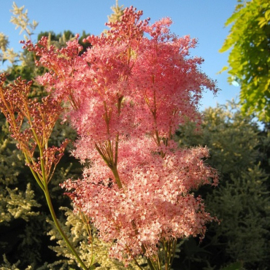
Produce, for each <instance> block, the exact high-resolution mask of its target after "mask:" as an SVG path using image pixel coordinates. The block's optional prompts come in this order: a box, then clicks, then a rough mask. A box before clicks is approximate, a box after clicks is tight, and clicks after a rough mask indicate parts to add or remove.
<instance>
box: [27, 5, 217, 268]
mask: <svg viewBox="0 0 270 270" xmlns="http://www.w3.org/2000/svg"><path fill="white" fill-rule="evenodd" d="M141 15H142V12H141V11H136V9H135V8H133V7H130V8H127V9H125V11H124V14H123V16H122V17H121V20H120V21H116V22H111V23H108V24H107V26H108V27H109V28H110V30H108V31H107V33H106V34H102V35H101V36H89V37H88V38H87V39H86V40H85V42H89V43H91V45H92V47H91V49H88V50H87V51H86V52H85V53H83V54H80V51H81V50H82V48H81V46H80V45H79V44H78V41H77V39H76V40H73V41H70V42H68V43H67V46H66V47H65V48H62V49H56V48H55V47H53V46H47V40H46V38H42V39H41V40H40V41H39V43H38V44H37V45H33V44H32V43H31V42H30V41H28V42H26V43H25V47H26V48H27V49H28V50H29V51H33V52H34V53H35V55H36V58H37V61H36V64H37V65H42V66H44V67H46V68H47V69H48V72H47V73H46V74H44V75H43V76H40V77H38V78H37V80H38V82H39V83H40V84H41V85H43V86H44V87H45V88H46V90H47V91H48V92H49V93H50V95H51V96H53V98H54V100H56V101H57V100H59V99H61V102H62V107H63V111H64V118H65V119H66V120H68V121H71V123H72V124H73V126H74V127H75V129H76V130H77V132H78V134H79V138H78V139H77V141H76V142H75V143H74V145H75V150H74V151H73V155H74V156H75V157H77V158H78V159H80V160H81V162H83V163H84V162H85V168H84V172H83V178H82V179H78V180H75V181H74V180H71V179H70V180H66V181H65V182H64V183H63V184H62V187H63V188H65V189H66V190H67V192H68V195H69V196H70V198H71V199H72V201H73V204H74V211H75V212H76V211H80V212H83V213H84V214H85V215H86V216H88V217H89V218H91V221H92V223H93V224H94V226H95V227H96V228H97V230H98V235H99V237H100V238H101V239H102V240H103V241H106V242H110V243H112V245H111V249H110V255H111V256H112V257H114V258H117V259H119V260H121V261H123V262H125V263H128V262H129V261H131V260H134V261H135V262H136V263H137V265H138V267H140V268H141V266H140V265H139V263H138V262H137V259H138V257H139V256H141V255H143V256H145V257H146V259H147V262H148V265H149V267H150V268H151V269H161V268H162V267H165V269H170V267H171V264H172V260H173V257H174V253H175V250H176V241H177V239H179V238H185V237H189V236H197V235H200V236H201V237H203V236H204V233H205V230H206V223H207V222H210V221H212V220H213V218H212V217H211V216H210V214H209V213H207V212H206V211H205V209H204V204H203V201H202V199H201V198H200V197H195V196H194V194H193V193H192V192H193V191H194V190H196V189H197V188H198V187H199V186H200V185H203V184H213V185H216V184H217V173H216V171H215V170H214V169H212V168H210V167H209V166H207V165H206V164H205V163H204V162H203V159H205V158H207V157H208V150H207V149H206V148H202V147H199V148H191V149H179V148H178V147H177V144H176V143H175V142H174V141H173V139H172V137H173V134H174V132H175V130H176V128H177V127H178V125H179V124H181V123H183V122H184V121H185V119H186V118H189V119H191V120H195V119H198V117H199V116H198V113H197V105H198V102H199V100H200V97H201V94H202V91H203V88H205V87H206V88H208V89H210V90H211V91H214V92H215V91H216V87H215V84H214V82H213V81H211V80H210V79H209V78H208V77H207V76H206V75H205V74H203V73H202V72H200V71H199V68H198V67H199V65H200V64H201V63H202V59H201V58H198V57H194V58H190V57H189V49H190V48H193V47H195V45H196V41H195V40H194V39H190V38H189V37H188V36H186V37H184V38H178V37H177V36H176V35H174V34H172V33H171V32H170V30H169V27H170V25H171V20H170V19H169V18H165V19H162V20H160V21H158V22H156V23H154V24H152V25H150V24H149V19H146V20H140V17H141ZM86 161H87V162H86ZM89 161H90V162H89ZM87 164H88V165H87ZM33 169H34V168H33ZM162 269H163V268H162Z"/></svg>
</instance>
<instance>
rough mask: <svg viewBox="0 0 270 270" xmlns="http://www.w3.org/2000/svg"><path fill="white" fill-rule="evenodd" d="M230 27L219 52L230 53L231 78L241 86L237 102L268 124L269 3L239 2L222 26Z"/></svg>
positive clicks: (269, 76)
mask: <svg viewBox="0 0 270 270" xmlns="http://www.w3.org/2000/svg"><path fill="white" fill-rule="evenodd" d="M230 24H232V27H231V30H230V34H229V35H228V36H227V38H226V40H225V42H224V44H223V46H222V48H221V50H220V52H225V51H227V50H229V49H231V52H230V54H229V60H228V62H229V67H225V68H223V70H226V69H229V70H228V73H229V74H230V77H229V78H228V81H229V82H230V83H232V82H233V81H237V82H238V83H239V84H240V87H241V93H240V101H241V103H242V110H243V112H245V113H248V114H250V113H255V114H256V116H257V117H258V118H259V119H260V120H263V121H265V122H269V121H270V2H269V1H268V0H252V1H243V0H238V5H237V6H236V8H235V11H234V13H233V15H232V16H231V17H230V18H229V19H228V20H227V22H226V23H225V25H226V26H229V25H230Z"/></svg>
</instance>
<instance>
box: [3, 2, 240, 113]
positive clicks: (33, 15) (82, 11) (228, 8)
mask: <svg viewBox="0 0 270 270" xmlns="http://www.w3.org/2000/svg"><path fill="white" fill-rule="evenodd" d="M15 2H16V4H17V5H18V6H19V7H21V6H23V5H24V6H25V8H26V9H27V10H28V16H29V18H30V21H32V20H36V21H38V22H39V25H38V27H37V29H36V31H35V32H36V33H37V34H38V33H39V32H41V31H50V30H52V31H54V32H55V33H57V34H58V33H60V32H63V31H64V30H71V31H72V32H74V33H82V31H83V30H85V31H86V32H87V33H90V34H94V35H99V34H100V33H101V32H102V31H103V30H104V29H105V26H104V23H105V22H106V21H107V16H108V15H110V14H111V13H112V11H111V9H110V7H112V6H114V5H115V0H99V1H97V0H46V1H41V0H17V1H15ZM12 3H13V1H12V0H1V1H0V32H3V33H4V34H5V35H7V36H8V37H9V42H10V44H9V47H13V48H14V50H15V51H19V50H21V45H20V44H19V40H21V39H23V35H19V32H20V31H19V29H17V30H15V26H14V25H13V24H12V23H10V22H9V21H10V18H11V15H12V14H11V12H10V10H11V9H12ZM236 4H237V0H226V1H224V0H188V1H187V0H167V1H161V0H119V5H124V6H125V7H129V6H131V5H133V6H134V7H136V8H137V9H139V10H143V12H144V15H143V17H144V18H147V17H150V18H151V22H154V21H156V20H158V19H161V18H163V17H170V18H171V19H172V20H173V25H172V27H171V31H172V32H174V33H175V34H177V35H178V36H179V37H181V36H184V35H190V36H191V37H192V38H197V39H198V46H197V48H196V49H194V50H192V51H191V55H193V56H195V55H196V56H201V57H202V58H204V60H205V62H204V63H203V65H202V66H201V69H202V71H203V72H204V73H206V74H207V75H208V76H209V77H210V78H212V79H214V80H217V86H218V88H220V91H219V93H218V94H217V96H216V97H214V96H213V95H212V93H207V92H206V93H205V94H204V97H203V99H202V101H201V109H204V108H205V107H209V106H216V103H220V104H224V103H225V102H226V101H227V100H231V99H232V98H236V97H237V96H238V95H239V90H240V89H239V87H235V86H232V85H229V84H228V83H227V74H226V73H225V72H224V73H222V74H217V73H218V71H220V70H221V69H222V67H223V66H225V65H227V58H228V53H222V54H221V53H219V52H218V50H219V49H220V48H221V46H222V44H223V42H224V39H225V38H226V36H227V35H228V32H229V28H225V27H224V23H225V22H226V20H227V18H229V17H230V16H231V14H232V13H233V11H234V8H235V6H236ZM33 41H36V36H33ZM0 69H1V66H0Z"/></svg>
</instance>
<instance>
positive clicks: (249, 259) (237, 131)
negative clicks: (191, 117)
mask: <svg viewBox="0 0 270 270" xmlns="http://www.w3.org/2000/svg"><path fill="white" fill-rule="evenodd" d="M176 138H177V140H178V141H179V144H180V145H181V146H195V145H202V146H207V147H208V148H209V149H210V158H209V159H208V160H207V162H208V163H209V164H210V165H211V166H212V167H214V168H216V169H218V172H219V179H220V181H219V185H218V187H217V188H215V189H214V190H212V189H208V188H201V189H200V190H199V191H198V193H197V194H200V195H201V196H203V198H205V203H206V206H207V209H208V211H209V212H210V213H214V214H215V215H216V216H217V218H218V219H219V220H220V224H218V223H212V224H210V226H209V227H208V230H207V233H206V236H205V239H204V240H203V241H202V242H201V243H199V241H196V240H195V239H193V238H190V239H189V240H188V241H185V242H184V243H183V245H182V246H181V253H180V259H179V260H178V263H179V264H178V266H179V268H175V269H189V270H190V269H209V270H210V269H223V268H222V267H225V266H227V265H228V264H231V263H234V262H238V263H240V262H241V264H242V267H244V269H267V266H268V265H269V263H270V262H269V251H268V250H269V248H270V246H269V239H270V233H269V232H270V226H269V224H270V220H269V216H270V209H269V203H270V200H269V180H270V178H269V174H266V172H267V171H268V170H269V145H270V144H269V133H267V130H265V131H261V130H260V129H259V128H258V125H257V123H256V122H255V121H254V119H253V117H252V116H244V115H243V114H242V113H241V112H240V110H239V106H238V105H236V104H235V102H230V103H228V104H226V105H218V106H217V107H216V108H208V109H206V110H205V111H204V112H203V121H202V125H201V129H200V130H195V126H194V124H192V123H190V122H187V123H186V125H182V126H180V128H179V130H178V132H177V135H176ZM235 266H236V267H238V268H230V269H243V268H242V267H241V266H239V265H238V266H237V264H236V265H235ZM180 267H181V268H180ZM225 269H226V268H225Z"/></svg>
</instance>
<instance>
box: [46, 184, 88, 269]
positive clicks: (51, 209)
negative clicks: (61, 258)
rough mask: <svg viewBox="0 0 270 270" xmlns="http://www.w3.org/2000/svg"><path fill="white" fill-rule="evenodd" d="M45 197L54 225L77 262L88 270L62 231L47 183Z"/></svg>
mask: <svg viewBox="0 0 270 270" xmlns="http://www.w3.org/2000/svg"><path fill="white" fill-rule="evenodd" d="M44 195H45V197H46V201H47V205H48V207H49V210H50V213H51V216H52V219H53V221H54V224H55V226H56V228H57V230H58V232H59V233H60V235H61V236H62V238H63V239H64V240H65V242H66V244H67V246H68V248H69V249H70V251H71V252H72V254H73V255H74V256H75V257H76V259H77V261H78V262H79V263H80V265H81V267H82V268H83V269H85V270H88V268H87V267H86V266H85V264H84V263H83V261H82V260H81V258H80V257H79V255H78V253H77V252H76V250H75V249H74V247H73V246H72V244H71V243H70V241H69V240H68V237H67V236H66V234H65V233H64V231H63V230H62V228H61V226H60V224H59V221H58V220H57V217H56V214H55V211H54V208H53V205H52V201H51V197H50V193H49V189H48V184H47V183H46V182H45V185H44Z"/></svg>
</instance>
